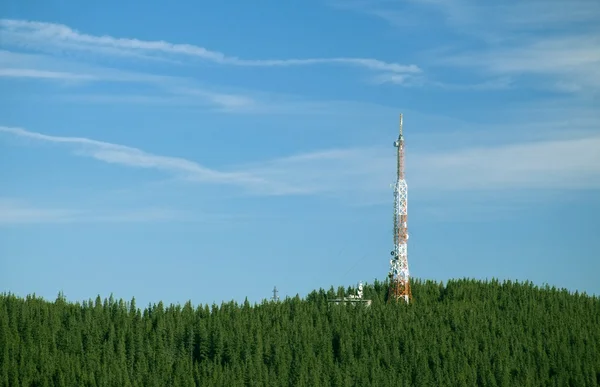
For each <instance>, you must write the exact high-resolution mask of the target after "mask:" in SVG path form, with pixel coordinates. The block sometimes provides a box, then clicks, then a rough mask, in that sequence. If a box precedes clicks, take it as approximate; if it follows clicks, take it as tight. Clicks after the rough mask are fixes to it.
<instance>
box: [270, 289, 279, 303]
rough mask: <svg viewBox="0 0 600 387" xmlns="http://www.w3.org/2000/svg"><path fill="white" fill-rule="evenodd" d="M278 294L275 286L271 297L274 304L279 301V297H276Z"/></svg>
mask: <svg viewBox="0 0 600 387" xmlns="http://www.w3.org/2000/svg"><path fill="white" fill-rule="evenodd" d="M278 292H279V291H278V290H277V286H275V287H274V288H273V297H271V300H272V301H275V302H277V301H279V296H278V295H277V293H278Z"/></svg>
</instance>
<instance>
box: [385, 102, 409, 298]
mask: <svg viewBox="0 0 600 387" xmlns="http://www.w3.org/2000/svg"><path fill="white" fill-rule="evenodd" d="M402 126H403V125H402V114H400V134H399V135H398V139H397V140H396V141H395V142H394V146H395V147H396V148H398V153H397V168H396V177H397V179H396V184H395V185H394V250H392V253H391V254H392V259H391V260H390V272H389V274H388V276H389V278H390V287H389V298H388V300H399V299H403V300H404V301H406V302H407V303H408V302H410V300H411V299H412V293H411V290H410V275H409V271H408V251H407V241H408V225H407V220H408V186H407V185H406V180H405V179H404V135H403V133H402Z"/></svg>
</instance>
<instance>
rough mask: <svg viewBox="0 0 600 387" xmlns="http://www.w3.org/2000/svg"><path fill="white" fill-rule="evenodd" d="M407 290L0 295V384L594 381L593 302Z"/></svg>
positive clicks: (599, 332)
mask: <svg viewBox="0 0 600 387" xmlns="http://www.w3.org/2000/svg"><path fill="white" fill-rule="evenodd" d="M412 289H413V295H414V302H413V303H411V304H410V305H406V304H403V303H398V304H394V303H391V304H386V303H385V297H386V291H387V284H386V283H384V282H377V281H376V282H375V284H373V285H367V286H365V297H366V298H370V299H372V300H373V304H372V305H371V307H370V308H366V307H362V306H356V305H352V306H351V305H333V304H329V303H328V302H327V299H328V297H334V296H336V295H339V294H338V292H340V291H344V289H343V288H338V290H337V291H336V290H335V289H334V288H333V287H332V288H331V289H330V290H329V291H325V290H322V289H321V290H319V291H314V292H312V293H311V294H309V295H308V296H307V297H306V299H305V300H302V299H300V298H299V297H293V298H287V299H285V300H284V301H282V302H278V303H274V302H268V301H263V302H262V303H261V304H259V305H250V304H249V303H248V302H247V301H245V302H243V303H242V304H237V303H234V302H228V303H223V304H221V305H220V306H219V305H212V306H208V305H202V306H199V307H197V308H195V309H194V307H193V306H192V305H191V303H189V302H188V303H186V304H185V305H183V306H180V305H171V306H165V305H163V303H162V302H159V303H158V304H156V305H149V306H148V307H147V308H146V309H144V310H140V309H138V308H137V307H136V305H135V299H133V300H132V301H131V302H129V303H126V302H123V301H122V300H118V301H117V300H114V299H113V297H112V296H111V297H110V298H108V299H105V300H102V299H100V297H97V298H96V300H95V301H92V300H90V301H88V302H84V303H82V304H78V303H69V302H67V301H66V299H65V297H64V296H63V295H62V294H59V296H58V297H57V299H56V300H55V301H54V302H47V301H45V300H43V299H41V298H37V297H35V296H28V297H26V298H25V299H23V298H19V297H16V296H14V295H11V294H4V295H0V386H130V387H137V386H140V387H141V386H311V387H312V386H388V385H389V386H392V385H393V386H445V385H448V386H597V385H599V383H600V300H599V299H598V298H596V297H589V296H586V295H581V294H578V293H575V294H572V293H569V292H567V291H565V290H557V289H555V288H549V287H546V288H542V289H540V288H537V287H535V286H533V285H532V284H531V283H517V282H509V281H507V282H504V283H501V282H498V281H491V282H485V283H484V282H480V281H474V280H457V281H450V282H448V283H447V284H446V285H445V286H444V285H442V284H441V283H436V282H431V281H418V280H417V281H413V284H412Z"/></svg>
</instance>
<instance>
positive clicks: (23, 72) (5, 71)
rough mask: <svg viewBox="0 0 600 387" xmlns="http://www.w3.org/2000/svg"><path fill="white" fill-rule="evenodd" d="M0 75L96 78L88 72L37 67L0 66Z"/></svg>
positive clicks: (78, 79) (59, 78)
mask: <svg viewBox="0 0 600 387" xmlns="http://www.w3.org/2000/svg"><path fill="white" fill-rule="evenodd" d="M0 77H7V78H41V79H58V80H68V81H80V80H83V81H91V80H97V79H98V78H97V77H95V76H93V75H90V74H76V73H68V72H64V71H46V70H37V69H20V68H0Z"/></svg>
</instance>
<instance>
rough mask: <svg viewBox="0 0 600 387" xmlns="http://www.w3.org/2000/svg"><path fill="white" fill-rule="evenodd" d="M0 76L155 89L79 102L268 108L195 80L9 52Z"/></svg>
mask: <svg viewBox="0 0 600 387" xmlns="http://www.w3.org/2000/svg"><path fill="white" fill-rule="evenodd" d="M0 77H7V78H35V79H45V80H53V81H59V82H68V83H70V84H73V83H76V84H78V85H81V84H82V83H89V82H118V83H129V84H134V83H137V84H145V85H149V86H151V87H153V88H154V91H153V92H152V93H146V94H144V95H128V93H127V92H121V93H119V94H116V95H114V94H111V95H96V94H88V93H85V92H84V93H81V94H79V95H77V96H76V97H75V99H76V100H78V101H79V102H82V101H87V102H105V103H106V102H112V103H123V102H131V103H160V104H167V103H177V104H190V103H192V104H193V105H194V106H201V105H202V106H209V107H216V108H218V109H220V110H222V111H227V112H253V111H256V110H260V109H261V108H263V109H264V108H265V107H264V106H262V104H261V103H260V102H259V101H257V100H255V99H254V98H252V97H250V96H248V95H244V94H241V93H237V94H236V93H227V92H221V91H216V90H209V89H206V88H202V87H199V86H197V85H196V83H197V82H195V81H194V80H193V79H188V78H184V77H177V76H169V75H156V74H147V73H140V72H133V71H124V70H119V69H114V68H102V67H97V66H90V65H83V64H80V63H71V62H68V61H63V60H59V59H56V58H52V57H48V56H46V55H39V54H24V53H16V52H11V51H6V50H0ZM54 98H55V99H57V98H58V99H60V98H61V96H60V95H55V96H54Z"/></svg>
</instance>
